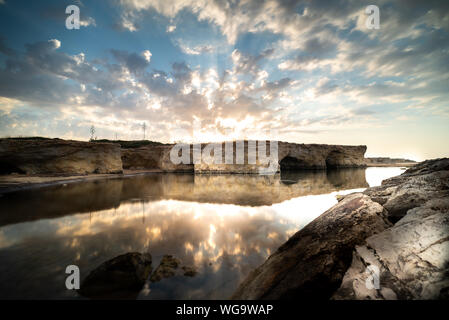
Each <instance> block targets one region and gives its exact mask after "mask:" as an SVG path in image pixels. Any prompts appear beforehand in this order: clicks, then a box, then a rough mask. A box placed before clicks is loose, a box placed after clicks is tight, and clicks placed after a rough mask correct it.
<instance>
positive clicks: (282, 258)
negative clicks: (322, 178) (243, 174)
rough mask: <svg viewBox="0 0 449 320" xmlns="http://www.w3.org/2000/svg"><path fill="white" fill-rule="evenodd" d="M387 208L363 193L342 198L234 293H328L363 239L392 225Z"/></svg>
mask: <svg viewBox="0 0 449 320" xmlns="http://www.w3.org/2000/svg"><path fill="white" fill-rule="evenodd" d="M389 225H390V224H389V222H388V221H387V219H386V212H385V210H384V208H383V207H382V206H381V205H379V204H378V203H375V202H373V201H371V199H370V198H369V197H368V196H366V195H363V194H361V193H356V194H352V195H350V196H347V197H346V198H345V199H343V200H342V201H340V202H339V203H338V204H337V205H335V206H334V207H333V208H331V209H330V210H328V211H326V212H325V213H323V214H322V215H321V216H320V217H319V218H317V219H315V220H314V221H312V222H311V223H310V224H308V225H307V226H306V227H305V228H304V229H302V230H300V231H299V232H297V233H296V234H295V235H294V236H292V237H291V238H290V239H289V240H288V241H287V242H286V243H285V244H284V245H282V246H281V247H280V248H279V249H278V250H277V251H276V252H275V253H274V254H273V255H271V256H270V257H269V258H268V260H267V261H266V262H265V263H264V264H263V265H261V266H260V267H259V268H257V269H256V270H255V271H253V272H252V273H251V274H250V275H249V276H248V277H247V279H246V280H245V281H244V282H243V283H242V284H241V285H240V287H239V288H238V290H237V291H236V292H235V294H234V295H233V298H234V299H300V298H310V299H314V298H317V299H328V298H329V297H330V296H331V295H332V293H333V292H334V291H335V290H336V289H337V288H338V287H339V285H340V283H341V280H342V278H343V276H344V273H345V272H346V270H347V269H348V267H349V265H350V264H351V257H352V250H353V248H354V247H355V246H356V245H357V244H362V243H363V241H364V239H365V238H366V237H368V236H370V235H372V234H374V233H377V232H380V231H382V230H384V229H386V228H387V227H388V226H389Z"/></svg>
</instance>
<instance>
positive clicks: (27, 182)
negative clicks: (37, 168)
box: [0, 169, 165, 196]
mask: <svg viewBox="0 0 449 320" xmlns="http://www.w3.org/2000/svg"><path fill="white" fill-rule="evenodd" d="M156 173H165V172H164V171H162V170H159V169H151V170H123V173H104V174H85V175H47V176H46V175H21V174H13V175H11V174H10V175H0V196H1V195H3V194H6V193H11V192H17V191H23V190H30V189H38V188H45V187H51V186H58V185H65V184H72V183H83V182H89V181H101V180H106V179H123V178H132V177H135V176H139V175H149V174H156Z"/></svg>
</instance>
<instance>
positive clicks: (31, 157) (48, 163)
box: [0, 138, 122, 174]
mask: <svg viewBox="0 0 449 320" xmlns="http://www.w3.org/2000/svg"><path fill="white" fill-rule="evenodd" d="M14 172H15V173H25V174H88V173H121V172H122V161H121V158H120V146H118V145H114V144H110V143H90V142H81V141H71V140H61V139H29V138H27V139H20V138H16V139H0V173H2V174H7V173H14Z"/></svg>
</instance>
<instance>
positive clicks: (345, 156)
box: [122, 141, 366, 173]
mask: <svg viewBox="0 0 449 320" xmlns="http://www.w3.org/2000/svg"><path fill="white" fill-rule="evenodd" d="M243 145H244V149H243V150H244V152H243V155H242V159H243V161H242V162H243V163H241V164H239V162H238V161H237V158H238V155H237V152H236V142H233V143H232V150H231V152H230V155H231V158H232V164H226V163H225V162H226V161H225V159H226V151H225V150H226V147H225V143H222V144H221V150H222V157H221V161H222V163H221V164H218V163H215V162H214V163H208V162H207V161H204V155H203V157H202V161H201V162H199V163H196V164H193V151H192V150H193V149H192V146H191V145H190V146H189V150H190V157H189V159H190V164H186V163H184V164H182V163H181V164H174V163H173V162H172V161H171V160H170V151H171V150H172V148H173V146H174V145H163V146H155V147H142V148H136V149H123V151H122V160H123V167H124V168H125V169H127V168H139V169H144V168H145V169H160V170H163V171H195V173H259V169H260V168H263V167H266V166H267V165H264V164H262V163H261V161H259V158H258V157H256V161H255V163H251V161H250V160H248V150H252V151H254V153H255V154H257V153H258V149H257V148H258V147H257V146H255V147H253V146H252V145H250V144H249V143H248V141H244V142H243ZM255 145H257V143H256V144H255ZM206 146H207V145H206V144H202V146H201V148H202V150H203V154H206V153H205V152H204V150H205V148H206ZM266 150H267V156H269V155H270V152H269V150H270V145H269V144H267V145H266ZM365 152H366V146H341V145H326V144H296V143H288V142H278V155H277V159H278V161H277V163H275V168H276V171H277V172H278V171H280V170H281V171H282V170H284V171H286V170H301V169H326V168H349V167H364V166H365V158H364V154H365ZM209 154H210V155H211V156H213V151H212V152H211V153H209Z"/></svg>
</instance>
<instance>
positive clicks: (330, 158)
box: [326, 151, 345, 169]
mask: <svg viewBox="0 0 449 320" xmlns="http://www.w3.org/2000/svg"><path fill="white" fill-rule="evenodd" d="M344 160H345V155H344V154H343V153H341V152H337V151H333V152H330V153H329V154H328V155H327V157H326V168H328V169H333V168H338V167H342V166H344Z"/></svg>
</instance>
